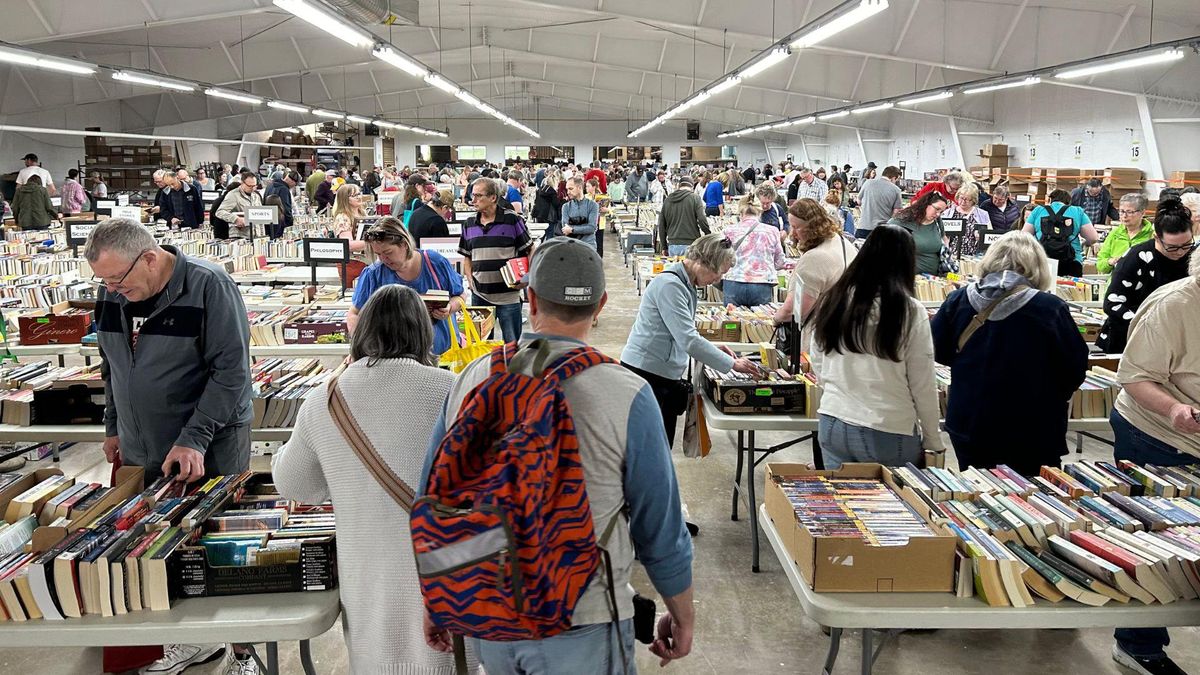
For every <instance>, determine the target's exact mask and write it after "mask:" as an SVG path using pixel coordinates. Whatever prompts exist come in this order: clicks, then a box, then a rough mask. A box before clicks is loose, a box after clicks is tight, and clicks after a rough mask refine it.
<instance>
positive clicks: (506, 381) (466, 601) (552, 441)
mask: <svg viewBox="0 0 1200 675" xmlns="http://www.w3.org/2000/svg"><path fill="white" fill-rule="evenodd" d="M510 355H511V356H512V358H511V359H510V358H509V356H510ZM490 358H491V363H490V371H489V375H488V377H487V379H485V380H484V381H483V382H481V383H480V384H479V385H478V386H476V387H475V388H474V389H473V390H472V391H471V392H470V394H468V395H467V397H466V399H465V401H464V403H463V405H462V407H461V409H460V410H459V413H458V415H457V417H456V418H455V420H454V422H453V424H451V425H449V426H448V429H447V433H446V436H445V437H444V438H443V439H442V441H441V444H440V445H439V446H438V448H437V450H436V453H435V455H434V456H433V458H432V467H431V470H430V473H429V478H428V481H427V484H426V485H425V490H424V493H423V496H422V497H420V498H419V499H417V500H416V502H415V503H414V505H413V510H412V515H411V520H410V522H411V529H412V541H413V548H414V551H415V555H416V563H417V572H418V575H419V577H420V582H421V592H422V594H423V595H424V597H425V607H426V609H427V611H428V612H429V617H430V619H431V620H432V622H433V623H434V624H435V625H437V626H438V627H440V628H443V629H447V630H449V631H450V632H451V633H454V634H455V635H457V636H468V637H476V638H480V639H484V640H492V641H513V640H537V639H542V638H546V637H550V636H553V635H556V634H558V633H561V632H563V631H566V630H567V629H569V628H570V627H571V616H572V614H573V612H574V611H575V606H576V604H577V603H578V601H579V599H580V597H581V596H582V595H583V592H584V590H586V588H587V586H588V584H589V583H590V582H591V580H592V578H593V576H595V574H596V571H597V569H598V568H599V565H600V562H601V557H602V550H601V548H600V544H599V543H598V542H597V538H596V532H595V529H594V527H593V525H592V513H591V508H590V506H589V504H588V497H587V489H586V485H585V484H584V474H583V465H582V463H581V461H580V453H579V441H578V438H577V436H576V433H575V424H574V421H573V420H572V417H571V407H570V405H569V404H568V402H567V399H566V396H565V395H564V393H563V390H562V386H561V385H562V383H563V382H564V381H565V380H566V379H567V378H570V377H572V376H573V375H576V374H578V373H580V372H582V371H584V370H586V369H587V368H590V367H592V366H595V365H599V364H602V363H615V362H614V361H613V360H612V359H610V358H608V357H606V356H604V355H603V354H601V353H600V352H598V351H596V350H595V349H592V348H590V347H581V348H578V349H573V350H571V351H569V352H567V353H566V354H563V355H562V356H561V357H559V358H558V359H556V360H555V361H554V362H553V363H551V364H550V365H549V366H548V367H547V366H546V361H547V360H548V358H549V345H548V343H547V342H546V341H545V340H535V341H533V342H532V343H530V344H529V345H527V346H526V347H524V348H523V349H520V350H519V351H518V350H517V346H516V344H515V343H514V344H508V345H505V346H503V347H500V348H498V349H496V350H495V351H493V352H492V355H491V357H490ZM609 530H610V531H611V526H610V527H609ZM605 534H606V535H607V534H608V532H606V533H605ZM605 562H607V560H606V561H605ZM609 578H611V574H609ZM609 586H610V587H611V584H609ZM609 591H610V598H611V599H612V600H613V607H615V606H616V603H615V597H612V595H611V593H612V589H611V588H610V589H609Z"/></svg>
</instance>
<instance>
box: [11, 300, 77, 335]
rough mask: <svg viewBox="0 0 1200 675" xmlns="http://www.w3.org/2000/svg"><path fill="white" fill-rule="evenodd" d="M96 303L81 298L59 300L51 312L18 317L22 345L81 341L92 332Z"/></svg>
mask: <svg viewBox="0 0 1200 675" xmlns="http://www.w3.org/2000/svg"><path fill="white" fill-rule="evenodd" d="M94 306H95V303H86V302H81V301H78V300H68V301H66V302H60V303H58V304H56V305H54V306H52V307H51V308H50V311H48V312H34V313H30V314H24V315H22V316H20V317H17V325H18V326H19V328H20V331H21V344H23V345H58V344H79V341H80V340H82V339H83V336H84V335H87V334H88V333H90V332H92V311H91V310H92V308H93V307H94Z"/></svg>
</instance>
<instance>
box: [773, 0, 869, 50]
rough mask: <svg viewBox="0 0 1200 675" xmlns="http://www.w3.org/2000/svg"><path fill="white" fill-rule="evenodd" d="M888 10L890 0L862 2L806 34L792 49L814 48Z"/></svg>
mask: <svg viewBox="0 0 1200 675" xmlns="http://www.w3.org/2000/svg"><path fill="white" fill-rule="evenodd" d="M887 8H888V0H862V2H860V3H858V6H857V7H854V8H852V9H850V11H848V12H846V13H845V14H841V15H839V16H835V17H832V18H830V19H829V20H828V21H826V22H825V23H823V24H821V25H820V26H817V27H816V28H814V29H812V30H810V31H808V32H806V33H805V34H804V35H801V36H800V37H798V38H796V39H795V40H794V41H792V49H804V48H805V47H812V46H813V45H816V44H819V43H821V42H824V41H825V40H828V39H829V38H831V37H833V36H834V35H837V34H838V33H840V32H842V31H844V30H846V29H847V28H849V27H851V26H853V25H855V24H858V23H861V22H863V21H865V20H867V19H869V18H871V17H872V16H875V15H876V14H878V13H880V12H882V11H883V10H885V9H887Z"/></svg>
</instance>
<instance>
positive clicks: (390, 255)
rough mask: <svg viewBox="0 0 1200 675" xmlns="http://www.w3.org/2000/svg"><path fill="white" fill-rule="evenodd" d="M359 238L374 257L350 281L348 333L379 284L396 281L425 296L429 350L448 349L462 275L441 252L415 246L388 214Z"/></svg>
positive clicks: (462, 301) (463, 300)
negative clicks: (430, 339)
mask: <svg viewBox="0 0 1200 675" xmlns="http://www.w3.org/2000/svg"><path fill="white" fill-rule="evenodd" d="M363 239H364V240H365V242H366V243H367V245H368V246H370V250H371V252H372V253H373V254H374V255H375V257H376V261H375V262H374V263H372V264H371V265H370V266H369V267H367V268H366V269H365V270H363V273H362V274H361V275H359V277H358V283H356V284H355V285H354V297H353V299H352V300H351V304H352V305H353V306H352V307H351V308H350V312H349V313H348V314H347V315H346V327H347V328H348V329H349V330H350V332H351V334H353V333H354V331H355V330H356V328H357V326H358V319H359V314H360V313H361V312H362V310H363V307H364V306H365V305H366V304H367V300H369V299H370V297H371V295H372V294H374V293H375V291H377V290H378V289H380V288H382V287H385V286H388V285H390V284H399V285H401V286H408V287H409V288H411V289H413V290H414V291H416V292H417V293H419V294H421V295H422V296H426V306H427V307H428V310H429V311H428V312H427V315H428V317H429V320H430V322H431V323H432V326H433V353H434V354H442V353H443V352H445V351H446V350H447V349H449V348H450V340H451V334H450V325H449V324H450V317H451V316H453V315H454V314H456V313H458V312H459V311H460V310H461V309H463V308H464V307H466V306H467V297H466V293H465V289H464V288H463V282H462V275H460V274H459V273H458V272H457V271H455V269H454V266H453V265H451V264H450V261H449V260H446V258H444V257H442V254H440V253H438V252H437V251H422V250H421V249H419V248H417V244H416V242H414V241H413V238H412V235H411V234H409V232H408V230H406V229H404V225H402V224H401V223H400V221H399V220H398V219H397V218H394V217H392V216H388V217H386V218H381V219H380V220H379V222H378V223H376V224H375V226H374V227H372V228H371V229H370V230H368V231H367V232H366V233H365V234H364V235H363Z"/></svg>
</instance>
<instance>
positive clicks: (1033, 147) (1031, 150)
mask: <svg viewBox="0 0 1200 675" xmlns="http://www.w3.org/2000/svg"><path fill="white" fill-rule="evenodd" d="M1029 159H1031V160H1033V159H1037V146H1036V145H1030V146H1029Z"/></svg>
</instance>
